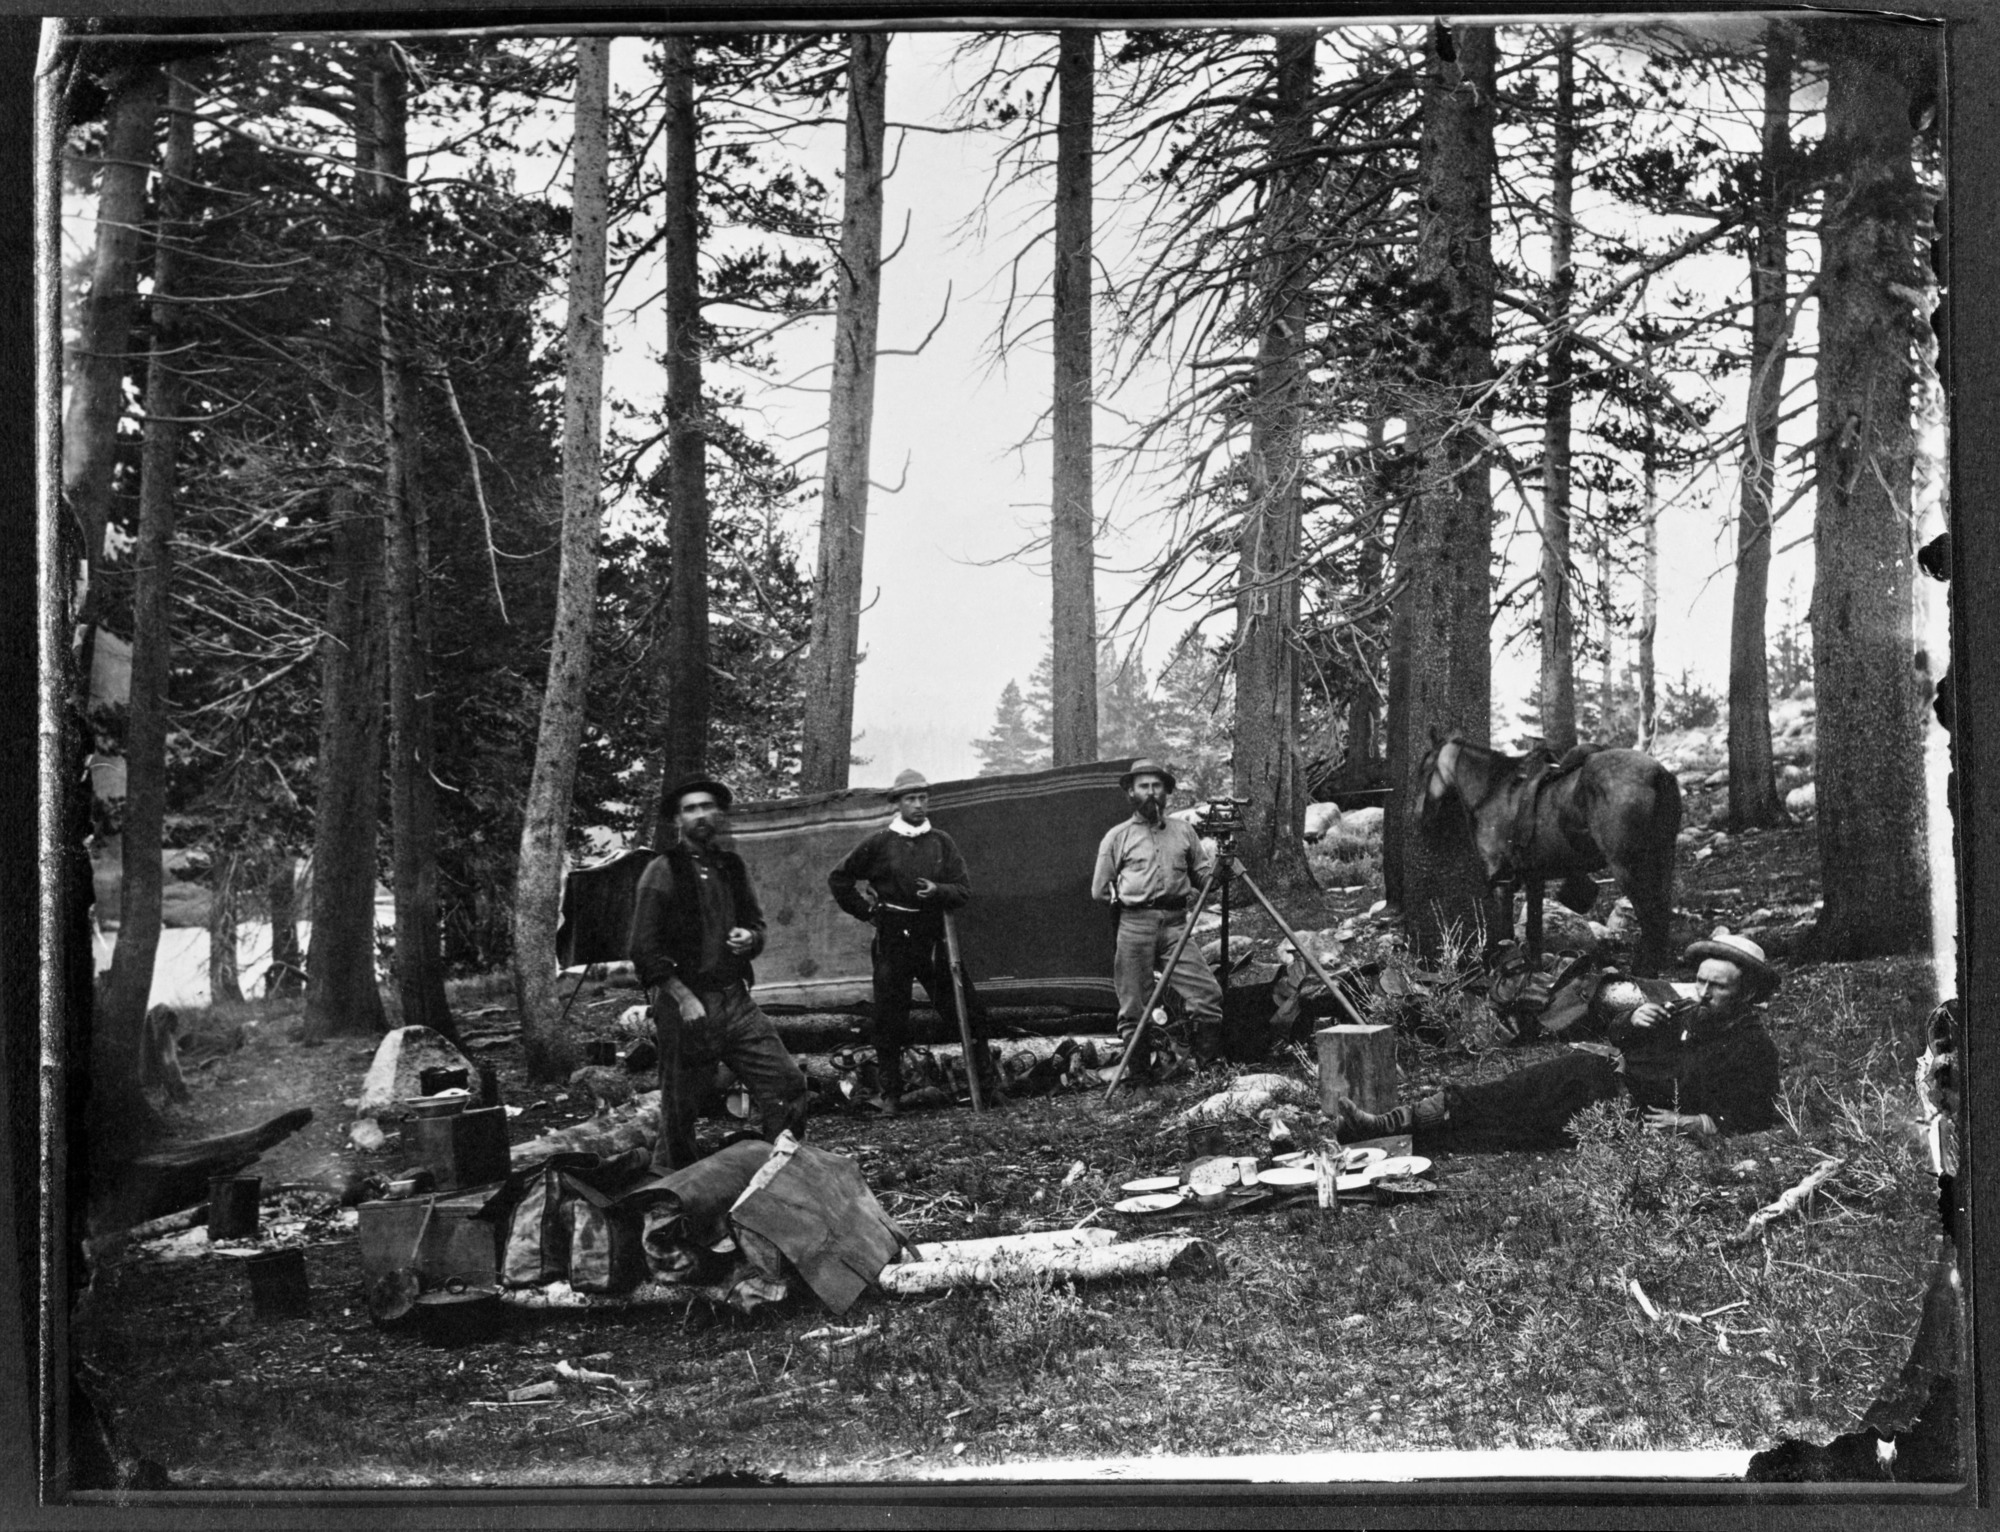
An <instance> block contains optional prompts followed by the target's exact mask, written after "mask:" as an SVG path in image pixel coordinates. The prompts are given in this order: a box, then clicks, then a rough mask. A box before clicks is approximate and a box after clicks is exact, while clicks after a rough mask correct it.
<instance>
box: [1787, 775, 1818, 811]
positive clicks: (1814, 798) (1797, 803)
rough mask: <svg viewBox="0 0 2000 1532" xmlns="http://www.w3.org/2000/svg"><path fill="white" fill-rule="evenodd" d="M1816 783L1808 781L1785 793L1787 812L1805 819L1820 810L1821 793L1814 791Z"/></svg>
mask: <svg viewBox="0 0 2000 1532" xmlns="http://www.w3.org/2000/svg"><path fill="white" fill-rule="evenodd" d="M1816 786H1817V784H1816V783H1812V782H1806V783H1803V784H1801V785H1800V786H1798V787H1795V788H1793V789H1792V790H1791V791H1790V792H1788V793H1786V794H1785V812H1786V813H1788V814H1790V815H1791V816H1792V817H1793V818H1795V819H1805V818H1808V817H1810V816H1811V815H1812V814H1814V813H1815V812H1817V811H1818V808H1819V795H1818V794H1817V792H1815V791H1814V789H1815V787H1816Z"/></svg>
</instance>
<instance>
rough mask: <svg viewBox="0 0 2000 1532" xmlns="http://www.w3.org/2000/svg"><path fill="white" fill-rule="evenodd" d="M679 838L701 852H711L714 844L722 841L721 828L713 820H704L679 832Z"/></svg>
mask: <svg viewBox="0 0 2000 1532" xmlns="http://www.w3.org/2000/svg"><path fill="white" fill-rule="evenodd" d="M681 837H682V838H683V839H684V840H686V841H687V843H688V844H689V845H691V846H698V847H700V848H701V849H702V850H703V851H712V850H713V849H714V848H715V845H716V843H717V842H718V841H720V840H721V839H722V827H721V826H720V825H718V824H716V823H715V821H714V820H712V819H706V820H703V821H702V822H701V823H700V824H692V825H689V826H688V827H687V828H686V829H685V830H683V831H682V832H681Z"/></svg>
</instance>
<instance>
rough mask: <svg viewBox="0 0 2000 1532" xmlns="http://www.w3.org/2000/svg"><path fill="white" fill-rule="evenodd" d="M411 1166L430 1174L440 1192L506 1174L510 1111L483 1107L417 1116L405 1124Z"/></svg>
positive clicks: (501, 1176)
mask: <svg viewBox="0 0 2000 1532" xmlns="http://www.w3.org/2000/svg"><path fill="white" fill-rule="evenodd" d="M403 1150H404V1152H405V1154H406V1155H407V1156H408V1157H409V1161H410V1164H411V1165H413V1166H421V1167H422V1168H423V1169H425V1170H428V1171H429V1172H430V1173H431V1181H432V1184H433V1185H435V1186H436V1188H437V1189H438V1190H439V1191H441V1192H449V1191H455V1190H457V1189H458V1188H459V1187H461V1186H479V1185H482V1184H484V1183H485V1182H488V1181H499V1180H503V1179H505V1177H506V1175H507V1110H506V1108H505V1107H497V1106H492V1107H484V1108H481V1109H478V1110H475V1111H470V1112H459V1113H456V1114H455V1115H453V1116H450V1117H416V1118H412V1119H411V1120H410V1121H409V1122H406V1123H405V1124H404V1125H403Z"/></svg>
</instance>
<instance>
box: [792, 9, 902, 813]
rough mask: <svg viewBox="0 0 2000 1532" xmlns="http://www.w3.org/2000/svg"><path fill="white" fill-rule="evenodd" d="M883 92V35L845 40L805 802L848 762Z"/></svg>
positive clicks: (870, 394) (877, 304)
mask: <svg viewBox="0 0 2000 1532" xmlns="http://www.w3.org/2000/svg"><path fill="white" fill-rule="evenodd" d="M888 90H889V34H888V33H886V32H856V33H854V34H853V35H852V36H851V37H850V38H849V39H848V63H847V172H846V179H845V181H844V182H843V186H842V192H841V196H842V205H841V214H840V280H839V287H838V293H837V297H836V300H835V314H834V322H833V379H832V386H831V390H830V398H829V401H828V406H827V427H826V480H825V486H826V487H825V492H824V495H823V498H822V504H821V510H820V524H819V577H818V579H817V581H816V582H815V583H814V586H813V625H812V644H811V648H810V651H809V653H808V655H807V658H806V710H805V739H804V748H803V750H802V753H801V762H800V769H799V786H800V787H801V789H802V790H804V791H806V792H809V793H812V792H833V791H836V790H838V789H840V788H844V787H846V786H847V774H848V767H849V765H850V763H851V762H852V760H853V757H854V674H855V669H856V667H857V666H858V665H859V663H860V641H861V573H862V555H863V550H864V548H865V546H866V543H867V537H868V454H869V439H870V437H871V435H872V433H873V431H874V426H875V333H876V321H877V318H878V317H879V314H880V311H881V307H882V172H883V165H882V139H883V116H884V112H885V110H886V106H887V100H888Z"/></svg>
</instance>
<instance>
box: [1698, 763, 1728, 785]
mask: <svg viewBox="0 0 2000 1532" xmlns="http://www.w3.org/2000/svg"><path fill="white" fill-rule="evenodd" d="M1701 785H1702V786H1703V787H1727V786H1728V785H1729V768H1728V767H1727V766H1724V767H1722V768H1721V769H1720V770H1717V771H1711V772H1710V773H1709V774H1708V775H1707V776H1705V777H1703V778H1702V779H1701Z"/></svg>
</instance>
